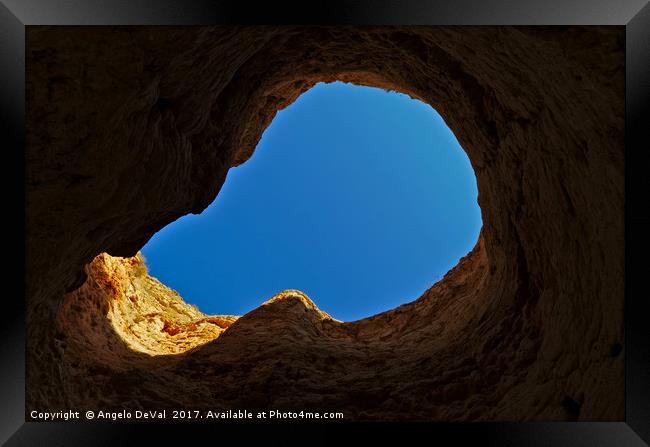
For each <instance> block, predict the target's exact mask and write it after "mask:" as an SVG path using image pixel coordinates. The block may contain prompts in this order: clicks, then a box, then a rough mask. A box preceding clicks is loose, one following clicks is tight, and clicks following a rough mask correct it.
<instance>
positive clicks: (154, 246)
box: [142, 82, 482, 321]
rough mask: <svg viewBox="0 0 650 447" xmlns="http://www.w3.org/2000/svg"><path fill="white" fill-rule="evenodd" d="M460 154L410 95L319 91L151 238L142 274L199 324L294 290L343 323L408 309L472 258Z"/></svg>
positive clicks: (467, 189) (471, 206) (466, 175)
mask: <svg viewBox="0 0 650 447" xmlns="http://www.w3.org/2000/svg"><path fill="white" fill-rule="evenodd" d="M477 194H478V191H477V184H476V178H475V174H474V171H473V169H472V166H471V164H470V162H469V159H468V157H467V154H466V153H465V151H464V150H463V149H462V148H461V147H460V145H459V143H458V141H457V140H456V137H455V136H454V135H453V133H452V132H451V130H450V129H449V128H448V127H447V125H446V124H445V122H444V120H443V119H442V117H441V116H440V115H439V114H438V113H437V112H436V111H435V110H434V109H433V108H432V107H431V106H429V105H428V104H425V103H423V102H421V101H418V100H414V99H412V98H410V97H409V96H408V95H405V94H402V93H397V92H393V91H386V90H383V89H379V88H373V87H365V86H357V85H353V84H346V83H342V82H334V83H329V84H326V83H319V84H316V85H315V86H314V87H312V88H311V89H310V90H308V91H307V92H305V93H303V94H302V95H301V96H300V97H299V98H298V99H297V100H296V101H295V102H294V103H292V104H291V105H290V106H288V107H287V108H285V109H283V110H281V111H279V112H278V113H277V115H276V117H275V118H274V120H273V122H272V123H271V125H270V126H269V127H268V128H267V129H266V131H265V132H264V134H263V136H262V138H261V140H260V142H259V143H258V145H257V148H256V149H255V152H254V154H253V156H252V157H251V158H250V160H248V161H247V162H246V163H244V164H243V165H241V166H239V167H236V168H231V169H230V170H229V172H228V175H227V178H226V181H225V183H224V185H223V187H222V189H221V191H220V192H219V194H218V196H217V198H216V199H215V201H214V202H213V203H212V204H211V205H210V206H209V207H208V208H207V209H206V210H204V211H203V212H202V213H201V214H200V215H187V216H184V217H182V218H180V219H178V220H176V221H175V222H173V223H172V224H170V225H168V226H167V227H165V228H163V229H162V230H161V231H159V232H158V233H156V234H155V235H154V236H153V237H152V238H151V240H150V241H149V242H148V243H147V244H146V245H145V246H144V248H143V249H142V252H143V254H144V256H145V258H146V260H147V265H148V269H149V274H150V275H151V276H154V277H156V278H158V279H159V280H160V281H161V282H162V283H164V284H165V285H167V286H169V287H171V288H173V289H175V290H176V291H177V292H178V293H179V294H180V296H182V297H183V299H184V300H185V302H187V303H190V304H194V305H196V306H197V307H198V308H199V309H200V310H201V311H202V312H204V313H207V314H231V315H243V314H245V313H246V312H248V311H251V310H253V309H255V308H256V307H258V306H260V305H261V304H262V303H263V302H265V301H266V300H268V299H269V298H270V297H272V296H273V295H275V294H276V293H278V292H280V291H282V290H286V289H298V290H300V291H302V292H304V293H305V294H307V295H308V296H309V297H310V298H311V299H312V300H313V301H314V302H315V303H316V305H317V306H318V307H319V308H320V309H321V310H323V311H324V312H327V313H328V314H330V315H331V316H332V317H334V318H336V319H339V320H342V321H352V320H357V319H360V318H364V317H367V316H370V315H374V314H376V313H379V312H382V311H385V310H389V309H392V308H394V307H397V306H399V305H400V304H404V303H406V302H410V301H413V300H414V299H416V298H418V297H419V296H420V295H421V294H422V293H423V292H424V291H425V290H426V289H428V288H429V287H431V285H433V284H434V283H435V282H437V281H438V280H440V279H442V277H443V276H444V275H445V273H446V272H448V271H449V270H450V269H451V268H453V267H454V266H455V265H456V264H457V263H458V261H459V259H460V258H461V257H463V256H464V255H466V254H467V253H468V252H469V251H470V250H471V249H472V248H473V247H474V245H475V244H476V241H477V238H478V235H479V232H480V229H481V225H482V221H481V212H480V208H479V205H478V202H477Z"/></svg>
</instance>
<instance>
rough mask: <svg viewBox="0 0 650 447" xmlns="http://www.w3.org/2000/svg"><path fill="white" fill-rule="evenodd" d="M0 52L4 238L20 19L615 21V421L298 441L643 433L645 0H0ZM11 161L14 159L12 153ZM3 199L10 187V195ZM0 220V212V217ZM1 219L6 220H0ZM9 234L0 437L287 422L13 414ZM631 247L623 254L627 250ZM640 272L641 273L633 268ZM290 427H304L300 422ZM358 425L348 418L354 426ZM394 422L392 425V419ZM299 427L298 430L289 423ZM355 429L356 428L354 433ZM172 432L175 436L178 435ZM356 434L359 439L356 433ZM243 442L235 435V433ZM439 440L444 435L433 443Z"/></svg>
mask: <svg viewBox="0 0 650 447" xmlns="http://www.w3.org/2000/svg"><path fill="white" fill-rule="evenodd" d="M0 22H1V23H2V25H1V27H0V58H1V59H2V67H3V76H2V78H1V79H2V82H1V83H0V84H1V86H0V88H2V102H1V113H2V115H1V117H0V118H1V122H2V123H3V124H5V125H6V129H5V131H4V133H3V135H2V138H3V139H4V140H5V142H4V144H3V145H2V147H3V151H2V153H3V154H4V155H5V156H6V155H10V158H9V160H7V159H6V158H5V161H6V164H5V165H4V171H5V173H4V175H3V176H1V177H2V182H3V183H4V184H3V191H5V192H6V193H5V210H6V212H7V215H8V216H9V215H11V216H13V217H14V218H13V219H9V220H10V221H11V223H12V224H13V225H14V226H13V227H8V232H10V233H7V234H8V236H7V237H8V238H10V239H16V240H17V239H18V237H17V236H15V235H19V234H24V232H25V226H24V173H23V169H22V168H21V167H20V166H21V163H23V158H22V156H23V154H24V143H25V136H24V133H25V126H24V124H25V123H24V113H25V105H24V101H25V94H24V92H25V76H24V75H25V57H24V50H25V27H26V26H29V25H208V24H225V23H228V24H235V23H236V24H241V23H248V24H298V23H300V24H359V25H413V24H420V25H514V24H517V25H587V24H597V25H619V26H625V29H626V161H625V162H626V216H625V218H626V239H625V241H626V297H625V300H626V301H625V314H626V336H625V337H626V341H625V355H626V414H625V421H624V422H529V423H514V422H513V423H505V422H495V423H431V424H419V423H418V424H399V425H395V424H392V425H388V424H354V427H352V424H345V423H343V424H335V425H334V424H328V425H318V424H312V425H310V426H308V427H306V428H308V429H309V436H310V443H327V444H332V443H335V442H338V440H340V439H341V436H343V435H344V436H347V437H348V438H346V439H347V440H355V439H363V440H364V441H367V442H370V440H371V439H376V440H387V439H388V438H389V437H391V436H395V437H398V438H399V439H401V440H402V441H403V442H404V441H406V440H408V439H429V440H431V441H432V442H436V441H440V440H442V439H446V440H453V445H465V444H466V443H470V442H471V443H479V444H487V445H500V446H507V445H525V446H551V445H552V446H643V445H648V444H650V336H649V330H648V324H647V322H646V320H647V318H648V317H647V314H646V313H645V312H644V310H645V309H646V308H647V306H645V301H646V295H647V294H646V293H645V288H646V287H644V286H645V285H644V283H643V282H642V281H641V280H642V279H644V278H645V277H646V276H647V272H648V269H647V267H646V266H645V263H644V262H643V261H642V259H643V256H644V254H645V253H647V252H648V249H649V248H650V236H649V235H648V231H647V228H648V224H650V212H649V211H648V207H647V206H646V204H645V202H644V197H645V196H646V194H647V192H648V190H649V188H648V186H649V184H650V181H649V180H648V179H649V178H650V176H648V175H647V174H646V173H645V172H644V171H645V163H644V161H645V160H647V158H646V157H647V154H646V153H647V152H648V149H650V125H648V124H650V120H649V119H648V113H647V112H648V109H649V108H650V4H648V3H647V0H618V1H615V2H613V1H600V0H570V1H563V0H545V1H544V2H540V1H533V0H524V1H516V0H489V1H487V0H484V1H475V0H456V1H453V2H452V1H445V2H423V1H422V0H405V1H399V2H396V1H384V0H375V1H372V0H364V1H348V2H344V1H334V0H330V1H327V2H325V1H314V2H310V3H309V7H308V9H307V5H306V4H305V5H303V6H296V5H288V4H285V5H279V4H276V3H262V2H245V1H242V0H240V1H237V2H232V1H208V0H199V1H194V2H192V3H189V2H187V1H185V2H184V1H182V0H158V1H157V2H147V1H146V0H130V1H127V0H115V1H102V0H59V1H48V0H3V4H0ZM14 163H15V164H14ZM7 199H14V201H13V202H11V201H10V200H7ZM8 223H9V222H8ZM8 223H7V224H8ZM22 248H23V247H22V246H18V250H17V253H16V254H15V257H14V258H12V262H10V263H9V264H10V267H8V269H6V270H5V275H6V278H7V279H6V281H7V283H10V282H15V283H17V284H18V287H19V288H18V289H17V291H16V292H11V293H6V296H5V297H4V301H5V303H6V304H5V307H3V312H2V326H1V328H0V331H1V332H0V356H1V357H2V365H3V366H2V382H1V383H0V402H1V403H0V441H1V442H6V443H7V445H66V446H69V445H77V444H78V445H104V444H105V445H129V444H135V443H142V442H145V440H147V441H152V437H154V436H155V437H159V438H161V439H165V440H167V441H172V442H181V441H182V440H187V439H189V438H187V437H186V436H187V435H188V434H190V433H191V434H192V435H193V436H194V435H197V434H203V433H204V432H206V431H214V430H215V428H216V429H218V430H219V437H220V438H219V439H220V442H223V441H225V440H226V439H227V438H228V437H232V438H233V439H237V440H239V441H240V442H243V440H244V439H246V438H248V437H249V436H256V437H260V438H262V439H266V442H267V443H269V444H273V443H280V444H282V443H284V442H286V441H287V440H288V437H287V432H289V433H294V434H295V433H297V430H296V425H295V424H285V423H283V424H275V425H256V426H255V428H254V429H252V428H251V426H248V427H242V426H239V425H236V424H227V425H223V424H220V425H219V426H218V427H214V426H206V425H200V426H197V425H194V424H184V425H172V424H165V425H160V424H158V425H156V428H155V430H154V429H152V426H151V425H150V424H148V425H144V424H109V423H88V422H77V423H38V422H25V417H24V414H25V392H24V391H25V390H24V388H25V378H24V372H25V365H24V362H25V355H24V345H25V321H24V320H25V308H24V303H23V299H24V294H22V293H21V292H20V287H21V286H22V282H21V281H20V280H18V278H23V277H24V272H23V265H24V250H22ZM635 258H636V259H637V260H636V261H633V259H635ZM644 273H645V274H644ZM300 428H301V429H302V428H305V426H304V425H301V426H300ZM359 428H360V429H359ZM396 429H397V430H396ZM301 431H302V430H301ZM362 432H363V433H362ZM178 440H181V441H178ZM364 443H365V442H364ZM243 444H244V445H247V444H246V443H245V442H244V443H243ZM445 445H446V444H445Z"/></svg>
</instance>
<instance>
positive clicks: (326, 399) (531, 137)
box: [26, 26, 624, 420]
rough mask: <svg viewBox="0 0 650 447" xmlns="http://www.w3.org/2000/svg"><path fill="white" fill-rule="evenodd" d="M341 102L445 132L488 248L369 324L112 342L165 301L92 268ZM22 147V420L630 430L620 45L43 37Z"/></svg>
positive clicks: (234, 326) (607, 31) (318, 32)
mask: <svg viewBox="0 0 650 447" xmlns="http://www.w3.org/2000/svg"><path fill="white" fill-rule="evenodd" d="M336 79H339V80H343V81H348V82H354V83H357V84H363V85H372V86H378V87H383V88H389V89H394V90H398V91H401V92H404V93H407V94H409V95H411V96H412V97H415V98H418V99H420V100H422V101H424V102H427V103H429V104H431V105H432V106H433V107H434V108H435V109H436V110H437V111H438V112H439V113H440V114H441V115H442V116H443V117H444V119H445V121H446V122H447V124H448V125H449V127H450V128H451V129H452V130H453V131H454V133H455V135H456V136H457V138H458V140H459V142H460V144H461V146H462V147H463V148H464V149H465V150H466V151H467V153H468V156H469V158H470V161H471V163H472V165H473V167H474V170H475V173H476V177H477V183H478V190H479V198H478V200H479V204H480V206H481V209H482V214H483V229H482V231H481V236H480V237H479V242H478V243H477V246H476V247H475V249H474V250H473V251H472V252H471V253H470V254H468V255H467V256H466V257H465V258H463V259H462V260H461V262H460V263H459V265H458V266H457V267H455V268H454V269H453V270H452V271H450V272H449V273H448V274H447V276H445V278H444V279H443V280H442V281H440V282H438V283H437V284H435V285H433V286H432V287H431V288H430V289H429V290H428V291H427V292H426V293H425V294H424V295H423V296H422V297H421V298H419V299H418V300H416V301H414V302H412V303H409V304H406V305H403V306H400V307H398V308H396V309H394V310H391V311H388V312H384V313H382V314H379V315H376V316H373V317H370V318H366V319H364V320H360V321H357V322H351V323H341V322H337V321H335V320H331V319H330V318H329V317H328V316H327V315H326V314H323V313H322V312H320V311H319V310H318V309H317V307H316V306H315V305H314V304H313V303H312V301H311V300H309V299H308V298H307V297H305V296H304V295H302V294H301V293H300V292H297V291H288V292H286V293H284V294H281V295H280V296H277V297H275V298H273V299H272V300H270V301H269V302H267V303H266V304H265V305H263V306H261V307H260V308H258V309H256V310H254V311H252V312H250V313H249V314H247V315H245V316H243V317H240V318H239V319H237V320H236V321H234V318H232V319H227V321H226V320H219V321H221V323H222V324H221V325H219V324H216V325H214V324H212V323H206V322H203V323H202V325H203V326H202V327H204V328H208V327H210V328H211V330H213V331H214V332H212V333H213V334H216V333H217V332H219V334H217V335H218V338H215V339H213V340H212V341H210V342H208V343H206V344H202V345H200V346H199V345H198V344H196V345H192V346H194V347H193V348H192V349H189V350H187V351H183V350H184V349H185V348H183V349H180V348H178V351H175V352H176V353H175V354H172V353H171V352H169V351H168V350H169V349H174V348H173V347H172V346H173V345H174V343H173V340H174V335H173V334H170V333H168V332H166V331H164V330H163V332H165V333H166V334H167V335H164V334H163V335H161V334H159V332H160V330H159V331H158V333H156V335H155V336H149V335H146V332H147V331H150V330H154V331H155V330H156V329H157V328H158V326H159V325H160V323H161V321H162V320H160V319H158V320H156V318H154V317H151V318H152V319H151V320H150V321H149V320H147V321H149V322H147V323H146V324H143V325H142V328H143V331H144V332H139V330H135V331H134V332H133V331H132V334H131V335H125V334H126V333H125V332H124V331H125V330H126V329H124V328H133V327H135V326H134V322H135V319H137V318H140V317H143V315H140V314H139V313H138V312H136V311H133V310H132V308H129V309H131V310H129V311H128V312H126V311H125V312H123V313H122V314H123V315H132V316H133V318H134V320H128V321H126V322H124V321H122V323H119V324H118V323H116V321H117V318H116V315H117V314H116V313H115V312H114V309H116V307H115V306H116V305H118V304H115V303H112V304H111V299H113V300H115V297H117V298H118V300H117V301H118V302H119V305H118V308H119V306H130V305H132V304H134V303H133V302H132V301H130V299H129V298H128V296H129V294H130V296H132V297H133V296H135V297H137V299H140V297H142V296H149V295H147V294H146V293H143V291H142V289H141V288H140V287H141V286H142V282H143V281H135V282H133V281H130V280H129V278H132V277H133V276H134V275H136V273H134V272H133V271H132V270H133V269H137V262H135V263H134V265H131V264H129V263H128V262H129V261H124V260H112V258H110V257H108V256H106V255H102V257H100V258H98V259H95V257H96V256H97V255H98V254H100V253H104V252H107V253H109V254H110V255H113V256H118V257H125V258H131V257H133V256H135V255H136V253H137V252H138V250H139V249H140V248H141V247H142V246H143V245H144V244H145V243H146V241H147V240H148V239H149V238H150V237H151V236H152V235H153V234H154V233H155V232H156V231H157V230H159V229H160V228H162V227H163V226H165V225H167V224H168V223H170V222H172V221H173V220H175V219H176V218H178V217H180V216H182V215H184V214H187V213H189V212H192V213H198V212H200V211H201V210H203V209H204V208H205V207H206V206H207V205H208V204H209V203H211V201H212V200H214V198H215V197H216V195H217V193H218V191H219V189H220V187H221V185H222V183H223V181H224V179H225V175H226V173H227V170H228V169H229V167H231V166H235V165H237V164H239V163H242V162H244V161H245V160H246V159H247V158H248V157H249V156H250V154H251V153H252V151H253V150H254V148H255V146H256V143H257V141H258V140H259V138H260V136H261V134H262V132H263V130H264V129H265V128H266V126H268V125H269V123H270V122H271V120H272V119H273V117H274V115H275V113H276V112H277V110H279V109H281V108H283V107H286V106H287V105H288V104H290V103H291V102H292V101H293V100H295V98H297V97H298V95H300V94H301V93H302V92H304V91H305V90H307V89H308V88H310V87H311V86H312V85H314V84H315V83H316V82H319V81H333V80H336ZM27 127H28V135H27V152H26V163H27V197H26V199H27V203H26V216H27V240H26V249H27V266H26V268H27V308H28V346H27V409H28V410H29V409H31V408H37V407H38V408H51V409H54V408H70V407H71V406H79V407H83V408H121V407H129V408H133V409H135V408H163V407H164V408H179V407H187V406H191V407H193V408H196V407H197V406H200V407H206V408H212V409H215V408H233V409H237V408H247V409H248V408H266V409H268V408H277V409H315V410H324V409H332V410H336V411H343V412H344V413H345V415H346V418H349V419H423V420H549V419H550V420H622V419H623V418H624V405H623V403H624V370H623V367H624V359H623V349H622V348H623V343H624V340H623V265H624V262H623V261H624V258H623V231H624V225H623V201H624V181H623V180H624V165H623V154H624V149H623V148H624V146H623V130H624V29H623V28H622V27H568V28H565V27H549V28H529V27H476V28H471V27H469V28H468V27H403V28H394V27H391V28H372V27H361V28H356V27H312V28H308V27H307V28H306V27H266V26H262V27H260V26H255V27H242V28H237V27H199V28H174V27H172V28H168V27H118V28H111V27H88V28H85V27H29V28H28V30H27ZM93 259H95V261H93ZM133 259H137V258H133ZM91 261H93V262H92V263H91ZM125 262H127V263H126V264H124V263H125ZM111 269H112V270H111ZM84 272H86V273H90V275H88V276H87V275H86V273H84ZM102 272H104V273H102ZM106 272H112V273H111V274H110V275H108V276H107V275H106ZM136 276H137V275H136ZM102 277H104V278H107V277H110V278H114V279H115V280H116V281H117V284H118V285H120V287H118V288H117V289H116V290H117V292H116V291H115V290H114V291H113V292H112V293H111V292H107V290H112V289H111V288H110V287H109V289H106V287H108V286H106V285H104V286H102V285H101V283H98V282H97V279H98V278H102ZM145 278H146V275H145ZM144 283H145V284H153V283H151V282H150V281H149V280H145V281H144ZM138 284H139V285H138ZM287 286H288V287H290V286H291V285H287ZM129 287H132V290H131V289H129ZM157 287H158V286H157ZM159 287H161V288H163V287H164V286H162V285H160V286H159ZM128 290H131V291H130V292H128V293H126V292H125V291H128ZM160 290H163V289H160ZM163 295H165V296H167V297H170V296H171V295H169V294H163ZM111 297H112V298H111ZM312 298H313V299H314V300H315V301H316V303H317V302H318V297H312ZM143 299H144V298H143ZM170 299H172V298H170ZM125 300H129V301H125ZM129 302H130V303H131V304H128V303H129ZM164 303H168V301H164ZM161 306H162V307H163V308H168V305H167V304H164V305H161ZM76 309H78V310H76ZM111 309H113V310H111ZM184 312H185V311H183V312H177V314H175V316H176V317H178V318H179V320H176V319H174V321H177V322H178V321H180V322H181V323H183V324H185V323H187V324H191V323H195V322H196V321H198V320H199V319H201V318H205V317H204V316H200V315H198V314H191V315H190V314H187V315H185V314H184ZM187 312H189V310H188V311H187ZM181 314H183V315H185V317H182V316H180V315H181ZM137 315H140V316H139V317H137V318H136V316H137ZM143 318H144V317H143ZM142 321H144V320H142ZM170 321H171V320H170ZM215 321H216V320H215ZM233 321H234V322H233ZM93 322H94V323H95V326H93ZM162 325H163V328H164V326H165V323H164V322H163V323H162ZM206 325H209V326H206ZM172 326H173V324H172ZM99 327H101V328H102V329H101V330H98V329H97V328H99ZM170 327H171V326H170V325H168V329H169V328H170ZM175 327H176V328H177V329H178V325H177V326H175ZM184 327H186V326H184ZM226 327H227V329H226V330H225V331H223V329H224V328H226ZM120 328H122V329H120ZM217 328H219V329H217ZM145 329H146V331H145ZM158 329H160V328H158ZM120 330H121V331H122V333H121V334H120ZM174 330H176V329H174ZM174 330H171V331H172V332H174ZM206 330H207V329H206ZM190 332H191V331H190ZM91 333H92V336H90V334H91ZM136 334H140V335H136ZM195 335H196V334H195ZM130 337H131V338H130ZM134 337H135V338H134ZM201 337H202V336H201ZM189 338H190V339H192V337H189ZM136 339H137V340H139V343H140V345H139V347H138V346H136V344H135V340H136ZM195 339H196V337H195ZM129 340H130V341H129ZM154 340H157V341H156V342H153V341H154ZM156 346H158V347H156ZM187 346H189V345H186V346H185V347H187ZM180 351H183V352H182V353H178V352H180ZM152 354H156V355H152Z"/></svg>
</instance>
